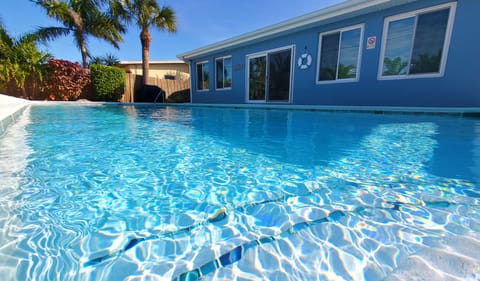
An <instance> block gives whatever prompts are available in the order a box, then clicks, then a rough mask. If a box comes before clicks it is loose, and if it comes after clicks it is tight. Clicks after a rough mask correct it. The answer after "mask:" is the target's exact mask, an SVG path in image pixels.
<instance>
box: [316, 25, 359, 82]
mask: <svg viewBox="0 0 480 281" xmlns="http://www.w3.org/2000/svg"><path fill="white" fill-rule="evenodd" d="M357 28H360V42H358V43H359V46H358V48H359V49H358V57H357V75H356V77H355V78H346V79H335V80H325V81H322V80H320V79H319V76H320V60H321V54H322V39H323V36H324V35H329V34H332V33H336V32H340V33H342V32H345V31H350V30H354V29H357ZM364 29H365V24H364V23H361V24H357V25H351V26H347V27H343V28H339V29H335V30H329V31H326V32H322V33H320V34H319V35H318V54H317V73H316V77H315V82H316V84H317V85H323V84H336V83H351V82H358V81H359V80H360V69H361V67H360V66H361V64H362V54H363V31H364ZM339 43H340V46H342V37H340V42H339ZM339 60H340V50H339V52H338V57H337V72H338V62H339ZM337 74H338V73H337Z"/></svg>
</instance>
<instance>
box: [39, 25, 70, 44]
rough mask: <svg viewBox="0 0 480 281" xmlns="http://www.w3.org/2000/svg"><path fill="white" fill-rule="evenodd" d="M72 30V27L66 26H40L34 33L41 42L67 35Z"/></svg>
mask: <svg viewBox="0 0 480 281" xmlns="http://www.w3.org/2000/svg"><path fill="white" fill-rule="evenodd" d="M71 32H72V29H70V28H66V27H40V28H38V29H37V31H36V32H35V33H34V36H35V37H36V38H37V40H38V41H40V42H47V41H51V40H54V39H57V38H59V37H62V36H66V35H68V34H69V33H71Z"/></svg>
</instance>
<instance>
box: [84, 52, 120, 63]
mask: <svg viewBox="0 0 480 281" xmlns="http://www.w3.org/2000/svg"><path fill="white" fill-rule="evenodd" d="M119 63H120V60H118V58H117V57H115V56H114V55H112V54H108V55H105V56H100V57H91V58H90V65H94V64H102V65H107V66H116V65H118V64H119Z"/></svg>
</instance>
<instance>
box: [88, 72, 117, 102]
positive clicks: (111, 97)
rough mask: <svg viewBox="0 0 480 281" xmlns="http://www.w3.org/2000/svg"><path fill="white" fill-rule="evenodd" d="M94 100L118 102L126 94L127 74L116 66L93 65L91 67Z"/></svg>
mask: <svg viewBox="0 0 480 281" xmlns="http://www.w3.org/2000/svg"><path fill="white" fill-rule="evenodd" d="M90 77H91V80H92V89H93V94H92V99H93V100H97V101H118V100H119V99H120V98H121V97H122V95H123V93H124V92H125V72H124V71H123V69H121V68H118V67H115V66H105V65H100V64H93V65H91V66H90Z"/></svg>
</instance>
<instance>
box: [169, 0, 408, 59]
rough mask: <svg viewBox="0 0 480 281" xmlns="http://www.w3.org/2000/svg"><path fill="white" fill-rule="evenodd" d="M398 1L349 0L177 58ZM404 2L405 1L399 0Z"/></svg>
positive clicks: (195, 54) (189, 57)
mask: <svg viewBox="0 0 480 281" xmlns="http://www.w3.org/2000/svg"><path fill="white" fill-rule="evenodd" d="M392 1H398V0H349V1H345V2H342V3H340V4H337V5H333V6H330V7H327V8H324V9H321V10H318V11H315V12H312V13H309V14H306V15H303V16H300V17H296V18H293V19H290V20H286V21H283V22H280V23H278V24H274V25H270V26H267V27H264V28H261V29H258V30H256V31H252V32H249V33H245V34H242V35H239V36H236V37H233V38H230V39H227V40H223V41H220V42H217V43H214V44H210V45H207V46H205V47H202V48H199V49H196V50H193V51H190V52H185V53H182V54H179V55H177V58H178V59H180V60H183V61H188V60H190V59H191V58H193V57H197V56H201V55H203V54H206V53H208V52H213V51H217V50H220V49H223V48H228V47H232V46H235V45H238V44H242V43H245V42H249V41H252V40H255V39H258V38H262V37H266V36H270V35H274V34H278V33H281V32H283V31H287V30H291V29H295V28H298V27H302V26H305V25H308V24H311V23H315V22H319V21H322V20H327V19H330V18H334V17H338V16H341V15H345V14H349V13H353V12H355V11H359V10H362V9H366V8H371V7H374V6H377V5H380V4H384V3H388V2H392ZM398 2H403V1H398Z"/></svg>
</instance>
